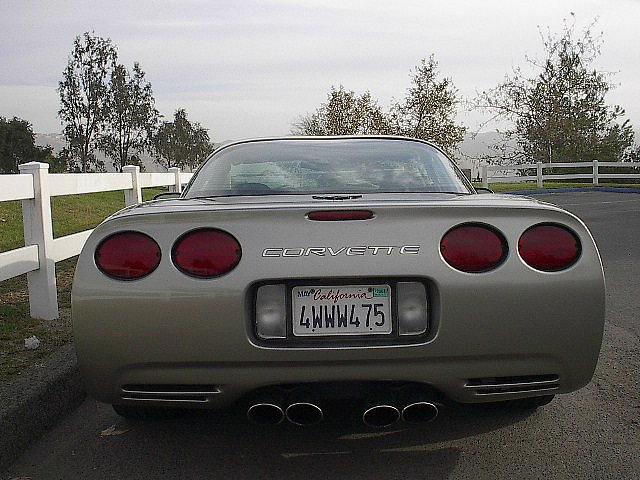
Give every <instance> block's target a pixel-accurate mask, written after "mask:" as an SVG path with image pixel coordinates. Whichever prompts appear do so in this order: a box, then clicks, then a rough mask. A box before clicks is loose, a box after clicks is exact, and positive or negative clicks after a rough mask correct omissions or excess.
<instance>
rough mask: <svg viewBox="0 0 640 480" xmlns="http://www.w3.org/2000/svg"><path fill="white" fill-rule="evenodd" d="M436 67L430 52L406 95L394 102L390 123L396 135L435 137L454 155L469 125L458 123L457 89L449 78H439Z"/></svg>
mask: <svg viewBox="0 0 640 480" xmlns="http://www.w3.org/2000/svg"><path fill="white" fill-rule="evenodd" d="M437 68H438V63H437V62H436V61H435V59H434V57H433V55H431V56H430V57H429V59H422V60H421V61H420V64H419V65H418V66H416V67H415V68H414V69H413V72H412V73H411V86H410V87H409V89H408V90H407V93H406V95H405V98H404V99H403V100H402V101H400V102H395V103H394V104H393V105H392V107H391V111H390V113H389V123H390V125H391V131H392V132H393V133H394V134H395V135H403V136H406V137H413V138H420V139H423V140H429V141H432V142H434V143H435V144H437V145H438V146H439V147H441V148H442V149H443V150H444V151H445V152H447V153H448V154H450V155H451V154H453V152H454V150H455V148H456V145H457V144H458V143H460V142H461V141H462V139H463V138H464V133H465V131H466V128H465V127H463V126H461V125H456V123H455V116H456V113H457V106H458V103H459V100H458V92H457V90H456V89H455V87H454V86H453V83H452V81H451V79H450V78H446V77H445V78H443V79H442V80H438V70H437Z"/></svg>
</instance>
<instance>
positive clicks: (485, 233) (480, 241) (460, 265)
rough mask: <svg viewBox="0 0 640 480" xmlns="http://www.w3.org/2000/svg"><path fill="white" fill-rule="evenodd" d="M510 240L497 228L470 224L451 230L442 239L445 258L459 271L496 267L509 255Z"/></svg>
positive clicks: (478, 270) (480, 270)
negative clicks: (508, 242) (508, 241)
mask: <svg viewBox="0 0 640 480" xmlns="http://www.w3.org/2000/svg"><path fill="white" fill-rule="evenodd" d="M508 251H509V249H508V247H507V241H506V240H505V238H504V237H503V236H502V234H501V233H500V232H498V231H497V230H495V229H493V228H491V227H489V226H487V225H481V224H473V223H467V224H463V225H458V226H457V227H454V228H452V229H451V230H449V231H448V232H447V233H446V234H445V236H444V237H442V240H441V241H440V252H441V253H442V257H443V258H444V259H445V261H446V262H447V263H448V264H449V265H451V266H452V267H453V268H455V269H457V270H461V271H463V272H469V273H480V272H487V271H489V270H493V269H494V268H496V267H497V266H498V265H500V264H501V263H502V262H503V261H504V259H505V258H506V256H507V253H508Z"/></svg>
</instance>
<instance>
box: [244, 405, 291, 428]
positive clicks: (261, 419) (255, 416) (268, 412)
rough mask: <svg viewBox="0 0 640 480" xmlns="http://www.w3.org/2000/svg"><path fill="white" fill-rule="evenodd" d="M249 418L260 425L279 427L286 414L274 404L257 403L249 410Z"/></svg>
mask: <svg viewBox="0 0 640 480" xmlns="http://www.w3.org/2000/svg"><path fill="white" fill-rule="evenodd" d="M247 418H248V419H249V420H250V421H251V422H253V423H257V424H258V425H277V424H279V423H281V422H282V420H284V412H283V411H282V408H280V407H279V406H278V405H275V404H273V403H256V404H254V405H251V406H250V407H249V409H248V410H247Z"/></svg>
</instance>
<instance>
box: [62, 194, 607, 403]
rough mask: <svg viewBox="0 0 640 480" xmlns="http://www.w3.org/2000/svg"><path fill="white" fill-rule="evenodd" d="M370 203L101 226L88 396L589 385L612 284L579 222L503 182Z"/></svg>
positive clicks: (94, 246)
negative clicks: (485, 189) (495, 190)
mask: <svg viewBox="0 0 640 480" xmlns="http://www.w3.org/2000/svg"><path fill="white" fill-rule="evenodd" d="M354 197H355V198H349V199H338V200H336V199H335V198H331V197H330V196H325V197H323V198H318V196H315V198H314V195H306V196H300V195H295V196H293V195H289V196H287V195H283V196H275V195H273V196H254V197H250V198H235V199H233V200H232V201H231V200H228V199H227V200H223V199H218V200H216V199H207V198H203V199H196V198H194V199H185V198H183V199H179V200H172V201H162V202H155V203H151V204H146V205H141V206H138V207H134V208H132V209H128V210H125V211H123V212H121V213H119V214H118V215H115V216H114V217H112V218H110V219H108V220H107V221H106V222H104V223H103V224H102V225H100V226H99V227H97V228H96V230H95V231H94V232H93V234H92V235H91V237H90V238H89V239H88V241H87V243H86V245H85V247H84V249H83V252H82V254H81V256H80V258H79V261H78V264H77V270H76V277H75V280H74V286H73V292H72V302H73V310H72V312H73V322H74V337H75V342H76V348H77V352H78V358H79V364H80V368H81V371H82V373H83V375H84V377H85V379H86V380H87V384H88V389H89V392H90V393H91V394H92V395H93V396H94V397H95V398H97V399H98V400H101V401H104V402H107V403H112V404H116V405H152V406H181V407H191V408H222V407H226V406H229V405H231V404H232V403H234V402H236V401H238V400H239V399H242V398H245V399H246V398H251V397H253V398H257V397H259V396H260V395H262V394H263V393H261V392H264V395H265V397H264V398H258V400H257V401H256V404H262V403H265V404H269V403H270V402H271V400H269V402H267V397H269V398H270V397H271V396H273V395H274V394H275V395H276V396H278V395H280V394H282V392H290V391H298V390H297V388H298V387H303V388H306V391H307V398H311V397H313V398H316V399H318V398H319V400H318V401H321V400H322V396H323V395H324V394H327V395H328V394H329V392H330V391H332V390H335V389H337V390H340V389H344V390H349V389H350V388H352V387H353V388H352V390H354V391H356V395H358V394H360V395H361V396H362V395H364V396H369V395H371V392H372V391H374V392H378V393H381V394H385V389H386V388H387V387H386V386H389V388H390V389H396V390H397V389H400V390H402V388H404V386H411V388H414V391H425V392H427V391H428V392H430V393H429V395H433V396H438V397H439V398H447V399H451V400H454V401H459V402H489V401H500V400H512V399H520V398H526V397H532V396H540V395H552V394H555V393H565V392H571V391H574V390H576V389H579V388H580V387H582V386H584V385H585V384H586V383H588V382H589V380H590V379H591V376H592V374H593V371H594V369H595V366H596V362H597V358H598V353H599V349H600V344H601V339H602V330H603V318H604V278H603V272H602V266H601V263H600V258H599V255H598V251H597V248H596V246H595V244H594V241H593V239H592V237H591V235H590V233H589V232H588V230H587V228H586V227H585V226H584V224H583V223H582V222H581V221H580V220H579V219H578V218H576V217H575V216H573V215H571V214H569V213H567V212H565V211H563V210H561V209H559V208H557V207H554V206H551V205H546V204H541V203H538V202H535V201H532V200H528V199H524V198H507V197H501V196H497V195H474V194H469V195H466V194H449V193H439V194H420V195H414V194H395V195H378V194H370V195H367V194H364V195H358V196H354ZM572 249H573V250H572ZM118 262H120V263H118ZM123 265H124V267H123ZM361 386H364V388H363V389H359V388H360V387H361ZM367 386H373V387H374V388H373V390H371V389H367ZM280 387H282V388H281V389H280ZM274 392H280V393H274ZM358 392H359V393H358ZM363 392H364V393H363ZM430 398H431V397H430ZM433 398H435V397H433ZM282 401H283V400H282V399H280V400H277V401H276V400H274V401H273V402H274V403H277V402H282ZM302 403H305V402H302ZM308 403H312V402H308ZM394 408H395V407H394Z"/></svg>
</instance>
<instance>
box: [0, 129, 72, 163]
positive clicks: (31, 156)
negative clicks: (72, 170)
mask: <svg viewBox="0 0 640 480" xmlns="http://www.w3.org/2000/svg"><path fill="white" fill-rule="evenodd" d="M27 162H46V163H49V164H51V165H52V167H53V168H51V171H52V172H55V171H58V170H59V168H60V167H59V162H58V159H57V158H56V157H55V155H54V154H53V149H52V148H51V147H50V146H47V147H38V146H37V145H36V144H35V136H34V134H33V128H32V127H31V124H30V123H29V122H27V121H26V120H22V119H20V118H18V117H13V119H11V120H7V119H6V118H4V117H0V173H18V165H20V164H21V163H27Z"/></svg>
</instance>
